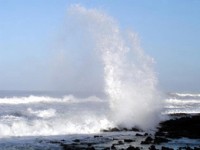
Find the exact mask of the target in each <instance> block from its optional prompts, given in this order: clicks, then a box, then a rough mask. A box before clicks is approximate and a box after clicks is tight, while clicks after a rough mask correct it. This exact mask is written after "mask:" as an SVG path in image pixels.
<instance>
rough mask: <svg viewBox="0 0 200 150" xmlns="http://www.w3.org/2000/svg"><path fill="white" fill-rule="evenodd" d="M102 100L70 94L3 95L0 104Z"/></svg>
mask: <svg viewBox="0 0 200 150" xmlns="http://www.w3.org/2000/svg"><path fill="white" fill-rule="evenodd" d="M89 101H92V102H103V100H101V99H99V98H98V97H95V96H91V97H88V98H81V99H80V98H79V99H77V98H75V97H74V96H72V95H69V96H64V97H63V98H53V97H48V96H34V95H30V96H27V97H9V98H8V97H5V98H0V104H10V105H17V104H30V103H54V102H55V103H83V102H89Z"/></svg>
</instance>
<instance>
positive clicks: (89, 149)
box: [86, 147, 95, 150]
mask: <svg viewBox="0 0 200 150" xmlns="http://www.w3.org/2000/svg"><path fill="white" fill-rule="evenodd" d="M86 150H95V148H94V147H88V148H86Z"/></svg>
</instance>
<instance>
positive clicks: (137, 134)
mask: <svg viewBox="0 0 200 150" xmlns="http://www.w3.org/2000/svg"><path fill="white" fill-rule="evenodd" d="M135 136H143V135H142V134H139V133H136V134H135Z"/></svg>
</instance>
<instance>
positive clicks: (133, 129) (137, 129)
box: [131, 127, 142, 132]
mask: <svg viewBox="0 0 200 150" xmlns="http://www.w3.org/2000/svg"><path fill="white" fill-rule="evenodd" d="M131 131H135V132H142V130H141V129H139V128H137V127H134V128H132V129H131Z"/></svg>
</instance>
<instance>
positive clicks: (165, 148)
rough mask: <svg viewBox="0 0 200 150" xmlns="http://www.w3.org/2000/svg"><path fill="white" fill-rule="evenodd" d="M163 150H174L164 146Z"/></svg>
mask: <svg viewBox="0 0 200 150" xmlns="http://www.w3.org/2000/svg"><path fill="white" fill-rule="evenodd" d="M161 150H174V149H173V148H169V147H164V146H162V147H161Z"/></svg>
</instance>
